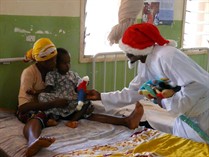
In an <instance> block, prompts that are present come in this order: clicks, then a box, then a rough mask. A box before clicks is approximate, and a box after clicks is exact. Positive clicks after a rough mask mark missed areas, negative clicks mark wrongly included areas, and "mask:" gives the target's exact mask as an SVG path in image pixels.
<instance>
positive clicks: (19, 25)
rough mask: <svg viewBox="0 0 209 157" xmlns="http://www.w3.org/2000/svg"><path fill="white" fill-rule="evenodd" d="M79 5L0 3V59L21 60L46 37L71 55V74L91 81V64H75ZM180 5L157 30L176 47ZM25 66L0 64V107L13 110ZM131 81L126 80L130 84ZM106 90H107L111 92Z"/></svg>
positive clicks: (67, 0)
mask: <svg viewBox="0 0 209 157" xmlns="http://www.w3.org/2000/svg"><path fill="white" fill-rule="evenodd" d="M80 2H81V1H80V0H62V1H58V0H56V1H55V0H53V1H52V0H37V1H32V0H27V1H26V0H0V58H11V57H23V56H24V54H25V52H26V51H27V50H29V49H30V48H31V47H32V45H33V43H34V42H33V40H34V38H35V40H36V39H38V38H41V37H47V38H50V39H51V40H52V41H53V42H54V43H55V45H56V46H57V47H63V48H66V49H67V50H69V52H70V53H71V55H72V60H71V61H72V70H74V71H77V72H78V73H79V74H80V76H84V75H88V76H90V79H91V77H92V63H80V61H79V53H80ZM183 2H184V1H182V0H175V5H174V22H173V24H172V25H171V26H159V29H160V30H161V32H162V34H163V35H164V36H165V38H168V39H174V40H176V41H177V42H178V44H179V45H180V44H181V35H182V16H183ZM139 19H140V16H139ZM29 64H30V63H23V62H13V63H10V64H0V107H5V108H11V109H15V108H16V106H17V103H18V101H17V96H18V90H19V85H20V75H21V72H22V70H23V69H24V68H25V67H27V66H28V65H29ZM112 65H113V64H109V65H108V67H107V68H108V69H112ZM99 66H101V65H99ZM120 73H121V72H120ZM107 75H108V74H107ZM110 75H112V74H110ZM132 77H133V76H131V77H130V78H128V79H129V80H131V79H132ZM109 78H112V76H110V77H109ZM100 79H102V74H101V75H100V77H99V80H100ZM97 82H98V84H99V85H100V84H101V83H99V81H97ZM107 84H109V87H110V86H112V81H110V80H109V83H107ZM109 87H108V88H107V89H109V90H111V89H110V88H109ZM122 87H123V84H120V83H119V84H118V86H117V88H118V89H121V88H122ZM89 88H91V84H90V86H89ZM98 90H100V86H99V88H98Z"/></svg>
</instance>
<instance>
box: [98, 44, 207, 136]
mask: <svg viewBox="0 0 209 157" xmlns="http://www.w3.org/2000/svg"><path fill="white" fill-rule="evenodd" d="M159 78H169V79H170V81H171V82H173V83H174V84H176V85H179V86H181V87H182V89H181V91H179V92H177V93H176V94H175V95H174V96H173V97H171V98H168V99H164V100H163V102H164V104H165V107H166V109H167V110H168V111H169V112H171V113H174V114H179V115H180V114H185V115H186V116H188V117H196V116H201V114H202V113H203V112H204V111H206V110H208V109H209V83H208V82H209V73H208V72H207V71H205V70H203V69H202V68H201V67H200V66H199V65H197V64H196V63H195V62H194V61H192V59H190V58H189V57H188V56H187V55H185V54H184V53H183V52H181V51H180V50H178V49H176V48H174V47H171V46H155V47H154V50H153V52H152V53H150V54H149V55H148V56H147V59H146V63H144V64H143V63H140V62H139V66H138V74H137V76H136V77H135V78H134V79H133V80H132V81H131V83H130V85H129V88H124V89H123V90H122V91H115V92H110V93H102V94H101V98H102V103H103V104H104V106H105V108H106V109H107V110H111V109H113V108H118V107H123V106H126V105H127V104H131V103H135V102H136V101H138V100H139V99H141V98H142V97H141V96H140V95H138V89H139V88H140V87H141V85H142V84H143V83H144V82H146V81H148V80H154V79H159ZM208 111H209V110H208ZM208 114H209V113H208ZM208 118H209V117H208ZM208 118H207V119H208ZM197 123H198V124H199V125H200V127H201V126H202V124H201V123H200V122H197ZM204 125H205V127H204V128H202V129H203V130H204V131H205V132H206V133H208V130H209V123H205V124H204ZM174 127H180V128H181V126H179V125H178V126H176V125H175V126H174ZM180 133H181V132H179V134H178V135H179V136H181V134H180Z"/></svg>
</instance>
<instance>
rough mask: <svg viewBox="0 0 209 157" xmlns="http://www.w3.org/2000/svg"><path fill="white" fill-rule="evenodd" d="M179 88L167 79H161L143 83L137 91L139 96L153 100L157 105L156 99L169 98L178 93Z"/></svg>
mask: <svg viewBox="0 0 209 157" xmlns="http://www.w3.org/2000/svg"><path fill="white" fill-rule="evenodd" d="M180 90H181V87H180V86H177V85H174V84H173V83H172V82H171V81H170V80H169V79H168V78H161V79H159V80H149V81H147V82H145V83H144V84H143V85H142V86H141V87H140V89H139V91H138V93H139V94H140V95H144V96H146V97H147V98H148V99H154V103H157V98H160V99H163V98H169V97H172V96H173V95H174V94H175V93H176V92H178V91H180Z"/></svg>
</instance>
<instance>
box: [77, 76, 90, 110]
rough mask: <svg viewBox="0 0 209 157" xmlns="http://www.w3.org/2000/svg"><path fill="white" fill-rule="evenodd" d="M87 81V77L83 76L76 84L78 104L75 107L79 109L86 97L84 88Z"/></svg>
mask: <svg viewBox="0 0 209 157" xmlns="http://www.w3.org/2000/svg"><path fill="white" fill-rule="evenodd" d="M88 83H89V77H88V76H84V77H83V78H82V81H81V82H80V83H79V84H78V86H77V93H78V105H77V107H76V109H77V110H78V111H80V110H81V109H82V107H83V104H84V101H85V99H86V89H87V85H88Z"/></svg>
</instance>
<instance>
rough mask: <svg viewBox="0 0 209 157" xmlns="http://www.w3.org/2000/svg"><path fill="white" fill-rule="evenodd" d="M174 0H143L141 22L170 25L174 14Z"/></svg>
mask: <svg viewBox="0 0 209 157" xmlns="http://www.w3.org/2000/svg"><path fill="white" fill-rule="evenodd" d="M173 6H174V0H145V1H144V8H143V11H142V22H147V23H152V24H155V25H171V24H172V23H173V16H174V7H173Z"/></svg>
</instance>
